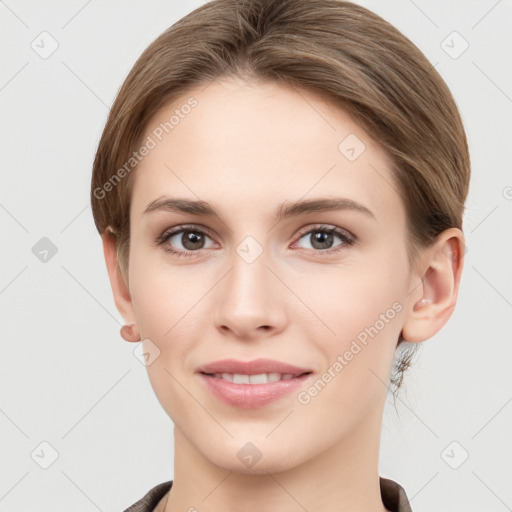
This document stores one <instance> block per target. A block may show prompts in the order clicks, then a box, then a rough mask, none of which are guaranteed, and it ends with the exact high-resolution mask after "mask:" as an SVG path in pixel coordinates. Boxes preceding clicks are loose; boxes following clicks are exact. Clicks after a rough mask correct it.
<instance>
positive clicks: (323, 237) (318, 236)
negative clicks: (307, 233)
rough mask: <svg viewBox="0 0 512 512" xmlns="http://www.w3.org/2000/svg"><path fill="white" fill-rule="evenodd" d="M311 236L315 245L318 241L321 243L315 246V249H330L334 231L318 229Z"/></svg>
mask: <svg viewBox="0 0 512 512" xmlns="http://www.w3.org/2000/svg"><path fill="white" fill-rule="evenodd" d="M311 238H312V245H313V247H315V244H316V243H317V242H318V243H319V244H320V247H315V249H326V248H327V249H328V248H329V247H330V246H331V245H332V238H333V235H332V233H326V232H323V231H317V232H316V233H314V234H312V235H311Z"/></svg>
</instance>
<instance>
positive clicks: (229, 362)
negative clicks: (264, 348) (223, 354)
mask: <svg viewBox="0 0 512 512" xmlns="http://www.w3.org/2000/svg"><path fill="white" fill-rule="evenodd" d="M196 373H198V375H199V377H200V379H201V381H202V382H203V383H204V385H205V386H206V388H207V389H208V390H209V391H210V392H211V393H212V394H213V395H214V396H215V397H216V398H217V399H218V400H220V401H222V402H224V403H226V404H228V405H232V406H235V407H240V408H244V409H252V408H257V407H263V406H265V405H267V404H269V403H271V402H273V401H275V400H277V399H279V398H282V397H283V396H285V395H287V394H289V393H291V392H292V391H295V390H297V388H299V387H300V386H302V385H304V382H305V381H306V380H309V379H310V378H311V377H312V375H313V373H312V370H310V369H307V368H300V367H298V366H295V365H291V364H288V363H282V362H280V361H275V360H272V359H255V360H253V361H237V360H235V359H223V360H221V361H215V362H213V363H209V364H206V365H202V366H200V367H199V368H197V370H196ZM215 373H241V374H245V375H257V374H259V373H281V374H292V375H293V377H292V378H291V379H289V380H280V381H278V382H269V383H266V384H235V383H234V382H229V381H226V380H223V379H221V378H218V377H215V376H214V375H211V374H215Z"/></svg>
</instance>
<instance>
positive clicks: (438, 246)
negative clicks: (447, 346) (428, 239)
mask: <svg viewBox="0 0 512 512" xmlns="http://www.w3.org/2000/svg"><path fill="white" fill-rule="evenodd" d="M464 253H465V245H464V235H463V233H462V231H461V230H460V229H457V228H450V229H447V230H445V231H443V232H442V233H441V234H440V235H438V239H437V240H436V242H435V243H434V244H433V245H432V246H431V247H429V248H428V249H426V250H425V253H424V257H422V258H421V267H420V268H419V271H418V274H417V275H418V276H421V281H420V284H419V285H416V286H415V288H414V290H413V292H411V293H410V303H409V307H408V311H407V313H406V316H405V321H404V325H403V328H402V337H403V338H404V339H405V340H406V341H409V342H421V341H425V340H427V339H429V338H431V337H432V336H434V334H436V333H437V332H438V331H439V330H440V329H441V328H442V327H443V326H444V325H445V324H446V322H447V321H448V319H449V318H450V316H451V315H452V313H453V310H454V308H455V304H456V303H457V294H458V290H459V284H460V279H461V274H462V268H463V263H464Z"/></svg>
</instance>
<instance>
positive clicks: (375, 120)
mask: <svg viewBox="0 0 512 512" xmlns="http://www.w3.org/2000/svg"><path fill="white" fill-rule="evenodd" d="M230 75H234V76H239V77H241V78H245V79H250V78H258V79H265V80H271V81H280V82H282V83H285V84H288V85H290V86H293V87H297V88H302V89H304V90H308V91H311V92H314V93H316V94H318V95H320V96H322V97H323V98H327V99H329V100H330V101H332V102H333V104H335V105H338V106H339V107H341V108H343V109H344V110H345V111H346V112H347V113H348V114H349V115H351V117H352V118H353V119H354V121H355V122H357V123H358V124H359V125H361V127H363V128H364V129H365V130H366V131H367V132H368V134H369V135H370V136H372V138H373V139H374V140H375V141H377V142H378V143H380V145H381V146H382V147H383V148H384V149H385V150H386V152H387V154H388V155H389V156H390V158H391V162H392V163H393V169H392V170H393V176H394V179H395V184H394V185H395V186H396V188H397V190H398V192H399V193H400V195H401V197H402V198H403V201H404V205H405V209H406V212H407V223H408V239H409V240H408V242H409V243H408V246H407V249H408V254H409V257H410V259H411V260H413V259H414V258H415V256H416V255H417V250H418V249H419V248H421V247H426V246H428V245H430V244H431V243H433V242H434V241H435V238H436V236H437V235H438V234H439V233H441V232H442V231H444V230H445V229H448V228H450V227H457V228H459V229H461V230H462V220H463V214H464V204H465V200H466V196H467V193H468V188H469V178H470V159H469V151H468V144H467V140H466V134H465V131H464V127H463V123H462V120H461V117H460V114H459V111H458V109H457V106H456V103H455V101H454V99H453V97H452V94H451V93H450V90H449V89H448V87H447V85H446V84H445V82H444V81H443V79H442V78H441V76H440V75H439V73H438V72H437V71H436V70H435V68H434V67H433V66H432V65H431V63H430V62H429V61H428V59H427V58H426V57H425V56H424V55H423V53H422V52H421V51H420V50H419V49H418V48H417V47H416V46H415V45H414V44H413V43H412V42H411V41H410V40H409V39H408V38H407V37H405V36H404V35H403V34H402V33H401V32H399V31H398V30H397V29H396V28H394V27H393V26H392V25H391V24H390V23H388V22H387V21H385V20H384V19H382V18H381V17H380V16H378V15H377V14H375V13H373V12H371V11H369V10H368V9H366V8H364V7H361V6H359V5H357V4H354V3H351V2H348V1H343V0H315V1H311V0H211V1H210V2H208V3H206V4H205V5H203V6H201V7H199V8H197V9H196V10H194V11H193V12H191V13H190V14H188V15H187V16H185V17H183V18H182V19H180V20H179V21H178V22H176V23H175V24H174V25H172V26H171V27H170V28H168V29H167V30H166V31H165V32H164V33H163V34H161V35H160V36H159V37H158V38H157V39H156V40H155V41H154V42H153V43H152V44H151V45H149V47H148V48H147V49H146V50H145V51H144V52H143V53H142V55H141V56H140V57H139V59H138V60H137V62H136V63H135V65H134V66H133V68H132V69H131V71H130V73H129V74H128V76H127V78H126V80H125V81H124V83H123V85H122V87H121V89H120V90H119V93H118V95H117V98H116V100H115V102H114V104H113V106H112V109H111V111H110V114H109V117H108V120H107V123H106V125H105V128H104V131H103V134H102V137H101V140H100V143H99V146H98V150H97V152H96V156H95V160H94V165H93V173H92V184H91V203H92V212H93V216H94V221H95V224H96V227H97V229H98V231H99V232H100V233H103V232H104V231H105V229H106V228H107V226H110V227H111V229H112V233H113V236H114V237H115V240H116V247H117V251H118V252H117V254H118V262H119V265H120V269H121V271H122V273H123V276H124V277H125V279H126V280H127V279H128V271H127V269H128V253H129V242H130V216H129V215H130V202H131V188H132V186H131V184H132V181H133V172H126V171H125V172H124V173H122V174H123V179H120V177H119V173H117V174H116V172H117V171H118V170H120V169H122V168H123V166H125V167H124V168H125V170H126V162H127V161H128V160H129V159H130V156H131V155H132V153H133V152H134V151H135V150H136V149H137V146H138V144H140V140H141V137H142V136H143V134H144V130H145V129H146V127H147V123H148V121H149V119H150V118H151V117H152V116H153V115H154V114H155V113H156V112H157V111H158V110H159V109H160V108H161V107H162V106H163V105H164V104H167V103H169V102H170V101H172V100H173V98H177V97H178V95H182V94H184V93H185V92H186V91H187V90H188V89H191V88H192V87H193V86H195V85H198V84H200V83H204V82H207V81H210V80H214V79H215V78H217V77H220V76H230ZM128 171H129V170H128ZM125 175H126V178H124V176H125ZM115 177H117V179H115V180H113V178H115ZM105 184H110V185H109V186H108V187H106V186H105ZM107 188H108V193H106V190H107ZM403 341H404V340H403V338H402V337H400V339H399V341H398V344H399V345H400V344H401V343H402V342H403ZM412 353H413V352H412V351H409V352H408V353H406V355H405V357H402V359H401V361H400V362H399V364H398V378H395V379H394V380H393V379H392V382H394V383H395V384H396V385H397V386H399V385H400V383H401V380H402V376H403V370H404V369H405V368H407V366H408V365H409V363H410V359H411V356H412Z"/></svg>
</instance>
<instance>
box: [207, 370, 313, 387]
mask: <svg viewBox="0 0 512 512" xmlns="http://www.w3.org/2000/svg"><path fill="white" fill-rule="evenodd" d="M199 373H201V374H203V375H207V376H208V377H213V378H215V379H222V380H225V381H226V382H233V383H234V384H269V383H273V382H279V381H281V380H291V379H296V378H298V377H302V375H309V374H310V373H311V372H309V371H308V372H303V373H296V374H293V373H276V372H271V373H256V374H246V373H205V372H199Z"/></svg>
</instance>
